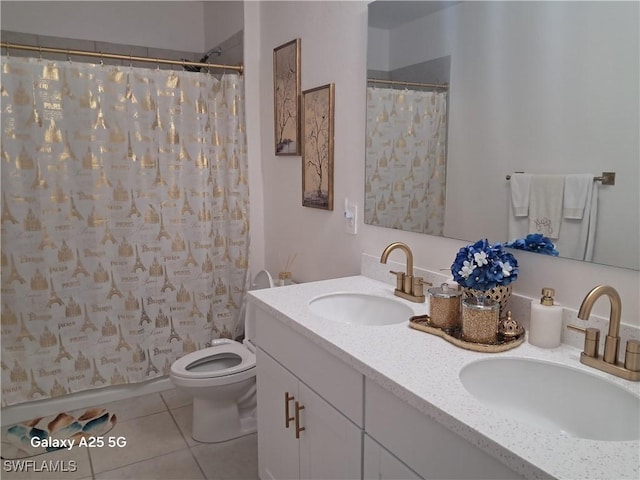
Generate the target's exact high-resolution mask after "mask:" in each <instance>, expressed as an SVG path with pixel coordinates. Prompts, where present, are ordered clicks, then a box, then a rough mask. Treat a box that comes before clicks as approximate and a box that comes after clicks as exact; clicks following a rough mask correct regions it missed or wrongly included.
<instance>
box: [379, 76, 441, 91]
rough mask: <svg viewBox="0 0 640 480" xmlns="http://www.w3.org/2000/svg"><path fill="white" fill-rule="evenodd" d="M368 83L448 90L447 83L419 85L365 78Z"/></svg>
mask: <svg viewBox="0 0 640 480" xmlns="http://www.w3.org/2000/svg"><path fill="white" fill-rule="evenodd" d="M367 82H368V83H386V84H387V85H402V86H406V87H429V88H440V89H442V90H449V84H448V83H420V82H403V81H402V80H381V79H378V78H367Z"/></svg>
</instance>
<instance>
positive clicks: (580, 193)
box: [562, 173, 594, 219]
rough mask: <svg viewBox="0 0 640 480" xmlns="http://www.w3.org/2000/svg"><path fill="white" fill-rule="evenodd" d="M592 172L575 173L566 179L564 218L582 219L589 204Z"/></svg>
mask: <svg viewBox="0 0 640 480" xmlns="http://www.w3.org/2000/svg"><path fill="white" fill-rule="evenodd" d="M593 177H594V175H593V174H592V173H574V174H571V175H567V176H566V178H565V179H564V205H563V210H562V216H563V217H564V218H575V219H582V217H583V215H584V210H585V206H586V204H587V193H588V192H589V188H590V187H591V186H592V184H593Z"/></svg>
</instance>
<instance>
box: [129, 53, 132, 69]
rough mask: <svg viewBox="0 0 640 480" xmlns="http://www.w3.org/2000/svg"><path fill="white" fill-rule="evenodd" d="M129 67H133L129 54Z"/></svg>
mask: <svg viewBox="0 0 640 480" xmlns="http://www.w3.org/2000/svg"><path fill="white" fill-rule="evenodd" d="M129 68H133V59H132V57H131V54H129Z"/></svg>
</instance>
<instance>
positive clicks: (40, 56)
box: [38, 45, 42, 61]
mask: <svg viewBox="0 0 640 480" xmlns="http://www.w3.org/2000/svg"><path fill="white" fill-rule="evenodd" d="M38 52H39V53H38V61H40V60H42V45H39V46H38Z"/></svg>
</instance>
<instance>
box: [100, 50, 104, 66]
mask: <svg viewBox="0 0 640 480" xmlns="http://www.w3.org/2000/svg"><path fill="white" fill-rule="evenodd" d="M100 66H101V67H102V66H104V53H102V52H100Z"/></svg>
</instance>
